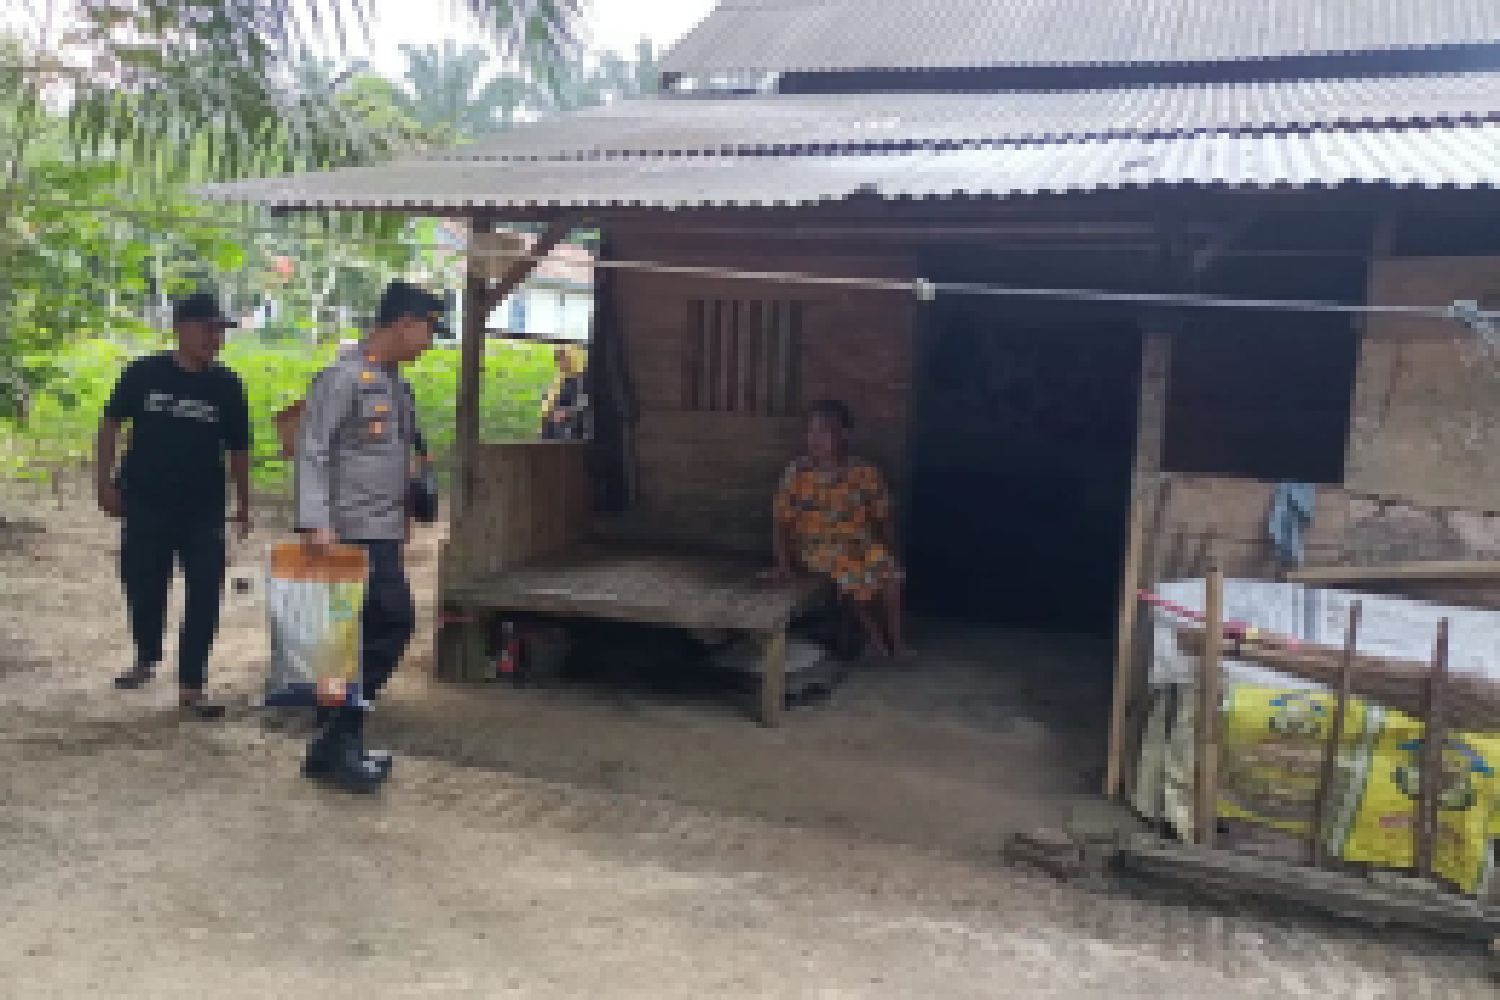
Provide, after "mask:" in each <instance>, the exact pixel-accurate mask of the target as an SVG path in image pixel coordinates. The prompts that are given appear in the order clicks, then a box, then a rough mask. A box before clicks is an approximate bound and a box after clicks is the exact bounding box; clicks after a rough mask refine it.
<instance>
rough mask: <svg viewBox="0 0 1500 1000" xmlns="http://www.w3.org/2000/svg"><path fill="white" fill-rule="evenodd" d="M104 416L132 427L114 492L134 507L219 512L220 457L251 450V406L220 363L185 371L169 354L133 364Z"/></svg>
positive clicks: (241, 387)
mask: <svg viewBox="0 0 1500 1000" xmlns="http://www.w3.org/2000/svg"><path fill="white" fill-rule="evenodd" d="M104 415H105V416H106V417H109V418H111V419H113V420H118V421H120V422H121V423H125V422H127V421H128V422H129V423H130V444H129V446H128V447H127V449H126V452H125V458H124V460H123V461H122V462H121V463H120V488H121V490H122V492H123V493H124V495H125V505H126V508H127V512H128V508H129V507H130V505H131V504H132V503H136V504H141V505H143V506H146V507H149V508H154V509H167V510H173V511H183V512H190V513H195V512H203V513H207V512H210V511H214V512H217V513H219V514H222V513H223V511H224V452H226V451H249V450H250V407H249V404H248V403H247V402H246V400H245V386H244V384H243V383H242V382H240V377H239V376H238V375H236V374H235V373H234V372H232V371H230V370H229V369H228V368H225V367H224V366H222V365H215V366H214V367H212V368H209V369H207V370H206V371H201V372H190V371H187V370H185V369H184V368H182V367H181V366H179V365H178V364H177V360H176V358H174V357H173V356H172V355H171V354H169V353H164V354H151V355H147V356H146V357H143V358H138V359H137V360H135V361H133V362H132V363H131V364H130V365H129V366H128V367H127V368H126V369H125V371H124V372H123V373H122V374H121V375H120V380H119V381H118V382H116V383H115V389H114V392H113V393H112V394H111V395H110V397H109V402H108V403H107V404H106V405H105V407H104Z"/></svg>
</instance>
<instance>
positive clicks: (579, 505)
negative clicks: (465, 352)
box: [438, 442, 827, 726]
mask: <svg viewBox="0 0 1500 1000" xmlns="http://www.w3.org/2000/svg"><path fill="white" fill-rule="evenodd" d="M480 453H481V456H482V459H483V460H484V464H483V467H484V469H486V470H487V471H486V473H485V482H486V488H485V489H483V490H482V491H479V492H478V493H477V495H478V496H481V497H483V498H484V501H483V503H482V504H476V506H475V507H473V508H472V509H470V510H469V511H466V512H464V513H463V514H461V515H460V517H459V518H458V520H457V521H456V523H455V524H454V525H453V527H452V530H451V535H450V541H449V543H448V547H447V549H446V550H445V552H444V557H443V562H444V565H443V570H442V588H441V606H442V608H443V611H444V615H445V620H446V622H447V624H446V625H444V626H443V627H442V628H441V630H440V632H439V638H438V670H439V674H440V675H441V676H445V677H446V678H448V679H453V680H473V679H477V678H479V677H482V676H485V675H486V674H485V671H486V664H485V662H484V661H485V659H486V655H485V654H486V650H485V648H484V647H485V643H486V641H487V639H488V636H487V623H488V622H489V621H491V620H493V619H494V618H496V617H503V616H505V615H514V616H516V617H519V618H523V619H524V618H528V617H540V618H546V619H557V620H568V619H574V620H577V619H596V620H606V621H616V622H637V623H640V624H644V625H656V626H665V627H673V628H683V629H712V630H721V631H727V632H734V633H739V634H742V635H746V636H749V637H753V638H754V639H755V640H756V641H757V642H758V643H759V645H760V648H761V650H762V651H763V654H762V655H763V664H762V670H761V671H760V697H759V718H760V721H761V722H762V723H763V724H765V725H768V726H774V725H776V724H777V723H778V722H779V721H780V719H781V714H782V711H783V709H784V705H785V700H786V649H787V630H788V628H789V626H790V625H791V622H792V620H793V618H794V617H796V616H797V615H798V614H799V613H800V612H802V611H804V610H807V609H809V608H811V607H813V606H815V605H816V604H818V603H819V602H820V601H822V600H824V599H825V598H826V596H827V588H826V586H825V585H824V584H822V583H820V582H819V581H817V580H812V579H801V580H796V581H793V582H791V583H788V584H785V585H782V584H772V583H769V582H767V581H765V580H763V579H761V577H760V571H761V570H763V569H764V568H765V565H766V564H765V562H764V560H761V559H756V558H753V557H750V556H746V555H743V554H735V553H725V552H712V551H704V550H702V549H696V550H690V549H684V548H681V547H679V546H672V545H666V544H663V545H647V544H642V543H641V542H639V541H632V542H630V543H628V544H626V543H618V542H616V543H611V542H609V541H606V540H601V539H600V538H598V537H597V536H596V535H595V533H594V532H593V531H592V530H591V526H592V525H591V522H592V518H590V517H589V515H588V507H587V493H586V492H583V491H582V489H581V485H582V486H584V487H586V485H587V478H586V472H585V470H584V468H583V464H582V458H583V452H582V450H581V448H580V447H578V446H571V445H568V444H559V443H543V442H534V443H533V442H526V443H519V444H504V445H484V446H482V447H481V452H480ZM580 477H582V478H580ZM580 484H581V485H580Z"/></svg>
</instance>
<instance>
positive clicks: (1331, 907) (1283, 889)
mask: <svg viewBox="0 0 1500 1000" xmlns="http://www.w3.org/2000/svg"><path fill="white" fill-rule="evenodd" d="M1115 861H1116V864H1117V865H1118V866H1119V867H1120V868H1122V869H1124V870H1126V871H1128V872H1131V873H1134V874H1137V875H1143V876H1149V877H1152V878H1157V879H1161V880H1163V881H1167V882H1172V883H1175V884H1177V885H1179V886H1182V887H1185V888H1188V889H1190V890H1192V891H1193V892H1194V893H1195V894H1200V895H1204V896H1208V897H1210V898H1216V899H1226V900H1240V899H1246V898H1251V899H1261V900H1268V901H1274V902H1279V903H1286V904H1291V905H1293V906H1295V907H1298V908H1304V909H1309V910H1314V911H1317V912H1321V913H1327V914H1331V915H1333V916H1338V917H1344V918H1346V919H1350V920H1357V921H1359V922H1361V923H1365V924H1370V925H1373V926H1375V927H1390V926H1399V927H1410V928H1417V929H1421V930H1427V931H1431V932H1435V933H1439V934H1445V935H1450V936H1456V937H1461V938H1466V939H1469V940H1474V941H1482V942H1485V943H1488V942H1490V941H1493V940H1494V939H1495V938H1496V937H1497V936H1500V912H1497V911H1496V910H1495V908H1494V907H1488V906H1485V905H1484V904H1482V903H1480V902H1479V901H1478V900H1474V899H1469V898H1467V897H1463V896H1456V895H1452V894H1450V893H1447V892H1444V891H1442V890H1441V888H1440V887H1439V886H1437V885H1435V884H1432V883H1425V882H1422V881H1421V880H1418V879H1403V878H1399V877H1395V876H1391V877H1380V878H1366V877H1360V876H1356V875H1350V874H1344V873H1341V872H1332V871H1324V870H1322V869H1318V868H1309V867H1305V866H1301V865H1294V864H1289V863H1287V862H1285V861H1279V860H1277V859H1274V858H1268V857H1263V856H1259V855H1251V854H1238V853H1234V852H1230V851H1215V850H1208V849H1205V848H1202V847H1197V846H1195V845H1186V844H1173V843H1167V842H1165V841H1161V840H1157V839H1155V838H1146V837H1137V838H1133V839H1131V840H1128V841H1126V842H1125V843H1124V844H1122V845H1121V847H1120V849H1119V851H1118V852H1117V853H1116V855H1115Z"/></svg>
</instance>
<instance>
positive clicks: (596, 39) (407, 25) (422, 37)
mask: <svg viewBox="0 0 1500 1000" xmlns="http://www.w3.org/2000/svg"><path fill="white" fill-rule="evenodd" d="M714 3H715V0H593V2H592V4H591V5H590V13H589V15H588V17H587V20H586V21H585V23H584V25H583V31H584V32H585V38H586V39H587V41H588V42H589V43H590V45H591V46H592V47H594V48H600V49H615V50H617V51H620V52H622V53H627V54H628V53H629V52H631V51H633V50H634V48H635V45H636V42H638V41H640V39H641V38H642V37H643V36H644V37H646V38H650V39H651V40H652V41H653V42H656V43H657V46H658V48H665V47H667V46H669V45H671V44H672V43H674V42H676V41H677V40H678V39H679V38H681V37H682V36H683V35H685V34H687V32H688V31H690V30H691V29H692V28H693V26H694V25H696V24H697V23H698V22H699V21H700V20H702V19H703V17H704V15H706V14H707V13H708V12H709V11H710V10H712V9H713V6H714ZM374 11H375V24H374V30H373V32H372V35H373V37H372V39H371V45H372V49H373V51H372V52H371V53H370V55H369V59H370V62H371V63H372V64H373V65H374V67H375V68H376V69H377V70H379V71H380V72H382V73H385V74H387V75H390V76H400V75H401V73H402V71H403V69H404V68H405V65H406V64H405V62H404V60H402V58H401V49H400V47H401V45H403V44H414V45H432V44H436V43H439V42H442V41H443V40H444V39H448V38H451V39H454V40H455V41H457V42H459V43H460V44H462V43H464V42H465V41H466V40H467V39H466V36H467V35H468V34H469V32H468V30H466V26H465V25H464V24H463V22H462V21H461V20H460V19H458V18H455V17H453V16H452V13H451V6H450V5H449V4H447V3H444V2H441V0H376V3H375V4H374Z"/></svg>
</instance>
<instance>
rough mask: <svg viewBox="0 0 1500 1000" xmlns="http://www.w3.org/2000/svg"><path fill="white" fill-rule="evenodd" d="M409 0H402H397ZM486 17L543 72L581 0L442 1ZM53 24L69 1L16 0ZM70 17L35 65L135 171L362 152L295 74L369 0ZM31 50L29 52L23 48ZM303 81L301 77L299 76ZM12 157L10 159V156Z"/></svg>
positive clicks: (359, 24)
mask: <svg viewBox="0 0 1500 1000" xmlns="http://www.w3.org/2000/svg"><path fill="white" fill-rule="evenodd" d="M399 2H406V0H399ZM448 2H449V3H451V4H453V6H454V8H455V9H458V10H463V11H466V12H468V13H469V14H470V15H472V16H473V17H474V18H475V19H476V20H477V21H478V23H480V24H481V25H483V26H484V27H485V28H486V30H487V34H488V36H489V38H490V40H491V41H492V42H493V43H494V45H495V50H496V52H497V54H498V55H499V56H501V57H503V58H506V59H507V60H509V61H513V62H515V63H516V65H518V66H519V67H520V68H521V69H522V70H523V71H533V70H534V71H537V72H543V71H545V69H546V67H549V66H553V65H557V64H559V63H561V62H565V61H567V59H568V58H569V57H570V55H571V53H572V52H573V51H574V50H575V47H576V40H575V36H574V34H573V30H572V29H573V26H574V24H575V23H576V21H577V19H578V17H579V15H580V14H581V12H582V8H583V5H584V3H585V2H586V0H448ZM22 5H23V10H24V11H25V12H26V13H27V14H28V15H29V17H30V19H31V20H32V21H33V22H34V23H36V24H51V25H61V24H63V23H65V19H64V18H62V17H61V16H60V13H59V11H60V8H61V7H62V6H64V5H65V0H22ZM66 6H68V7H69V8H70V9H71V10H73V11H74V12H76V15H77V17H76V18H75V19H74V21H73V22H67V23H70V24H73V23H75V22H76V27H70V28H69V29H68V30H67V33H66V34H62V33H60V32H59V33H58V34H57V36H56V37H54V38H48V39H43V44H42V45H40V46H38V49H39V50H40V51H39V52H38V53H37V55H38V57H39V58H38V59H37V60H36V61H38V62H40V61H41V58H40V56H42V55H44V54H45V55H46V56H47V57H54V56H55V57H60V58H61V60H62V62H63V63H64V65H62V66H61V67H59V68H57V69H56V70H55V71H52V72H50V73H48V74H40V73H38V74H31V75H29V76H28V78H27V81H28V82H27V86H28V87H29V88H30V89H32V90H33V91H34V92H36V93H38V94H40V93H42V92H44V91H45V90H47V89H48V88H59V87H60V88H62V89H65V91H66V95H65V96H66V100H67V102H68V105H69V107H70V109H71V119H72V135H73V139H74V142H75V144H77V145H78V146H79V147H80V148H82V149H84V150H86V151H90V152H107V153H108V154H109V155H110V156H112V157H114V158H116V159H118V160H120V161H123V162H127V163H129V164H130V165H131V167H132V168H134V169H133V170H132V176H133V177H134V178H135V179H137V180H143V179H146V178H151V179H155V180H158V181H159V180H171V181H176V180H182V179H185V178H196V179H204V178H223V177H234V176H242V175H244V174H246V173H251V172H271V171H284V170H291V169H304V168H316V167H326V166H333V165H339V164H344V163H350V162H359V161H360V160H362V159H365V158H367V151H366V149H365V148H364V146H363V144H362V142H361V141H360V139H361V137H360V136H357V135H355V136H351V135H349V134H347V131H346V130H345V129H343V128H341V127H340V123H339V121H338V120H337V116H334V115H330V114H329V113H328V111H329V102H327V101H326V100H317V99H315V98H313V97H311V96H310V95H308V94H306V93H305V92H302V91H301V88H299V87H298V83H299V80H298V70H297V67H298V65H299V63H303V62H305V60H304V53H306V52H308V51H323V52H332V53H338V54H342V53H344V52H347V51H348V50H349V48H350V42H351V40H356V39H360V40H362V39H366V38H367V36H368V30H369V27H370V24H371V22H372V18H374V17H375V16H377V15H378V3H377V2H376V0H218V2H217V3H215V4H206V3H203V2H201V0H66ZM23 61H26V60H23ZM301 82H305V81H301ZM17 159H19V158H17Z"/></svg>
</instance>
